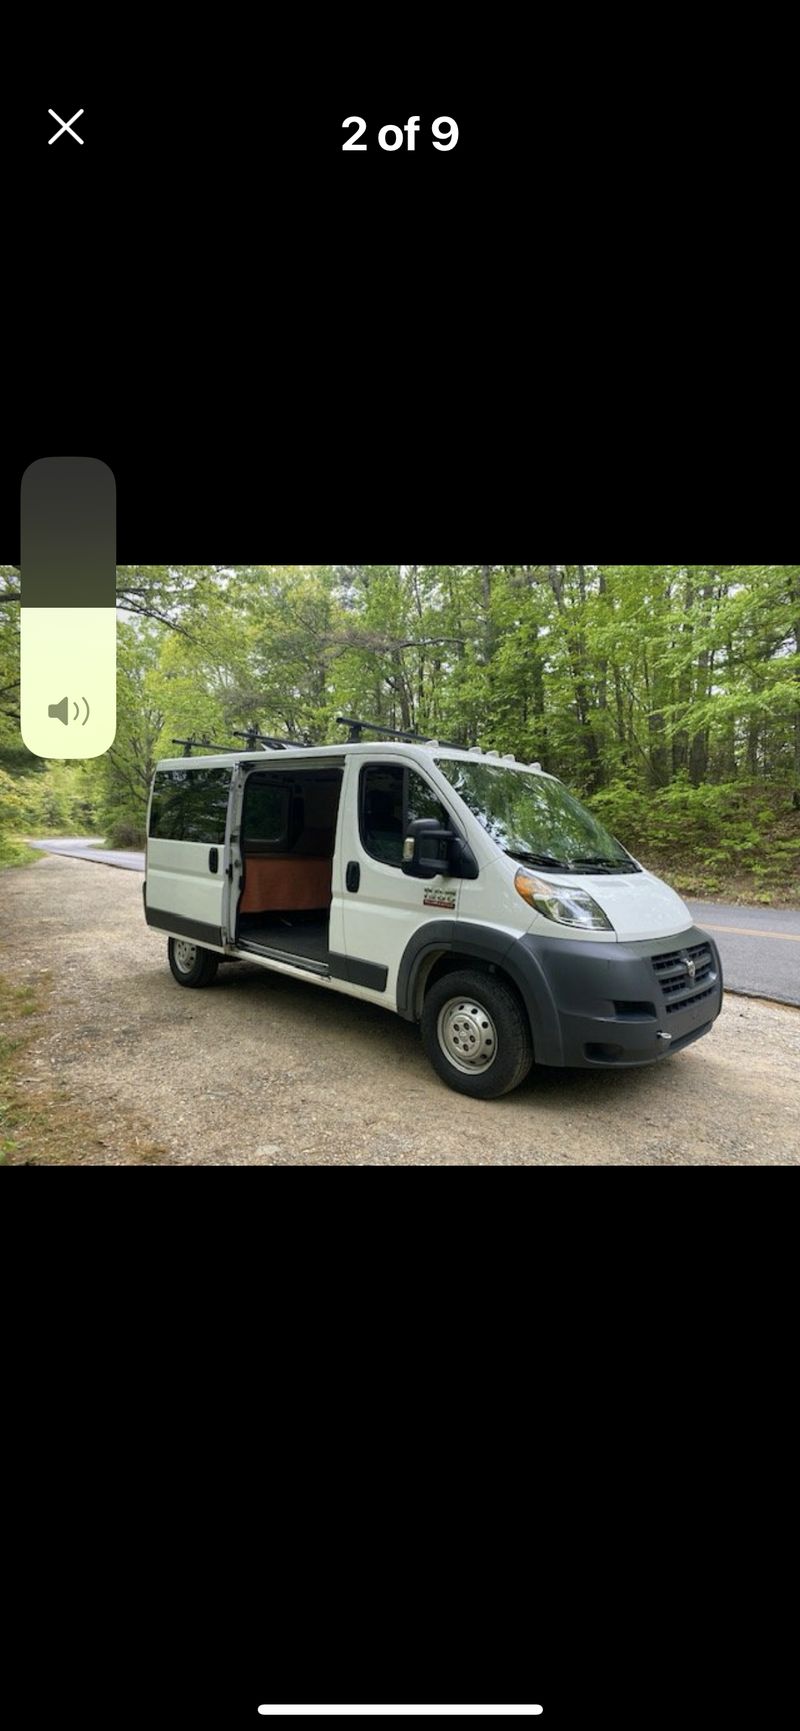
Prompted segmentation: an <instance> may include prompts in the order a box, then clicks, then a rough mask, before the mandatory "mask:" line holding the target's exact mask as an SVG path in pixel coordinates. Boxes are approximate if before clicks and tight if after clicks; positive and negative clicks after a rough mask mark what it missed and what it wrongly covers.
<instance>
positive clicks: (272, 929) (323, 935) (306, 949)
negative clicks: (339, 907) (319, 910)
mask: <svg viewBox="0 0 800 1731" xmlns="http://www.w3.org/2000/svg"><path fill="white" fill-rule="evenodd" d="M239 937H240V939H242V940H243V941H244V942H245V943H248V944H263V945H264V948H265V949H267V950H285V951H286V953H287V955H293V956H304V957H306V958H307V959H308V960H309V961H312V962H327V960H328V919H327V917H326V918H325V919H322V918H320V919H317V920H313V921H312V920H303V921H299V920H298V921H294V920H292V921H290V922H289V924H287V923H286V919H285V917H283V918H280V917H278V918H274V919H271V920H263V919H262V920H259V921H255V922H254V923H253V924H252V925H251V924H250V921H249V920H248V921H247V923H246V924H245V922H244V921H242V922H241V923H240V926H239Z"/></svg>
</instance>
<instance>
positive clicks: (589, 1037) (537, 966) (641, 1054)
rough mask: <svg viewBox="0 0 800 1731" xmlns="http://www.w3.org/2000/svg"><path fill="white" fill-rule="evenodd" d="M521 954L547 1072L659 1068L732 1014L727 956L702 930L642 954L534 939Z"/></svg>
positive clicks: (520, 978) (517, 971)
mask: <svg viewBox="0 0 800 1731" xmlns="http://www.w3.org/2000/svg"><path fill="white" fill-rule="evenodd" d="M513 949H514V951H515V952H516V953H515V954H514V964H516V965H515V966H514V967H513V973H514V975H515V977H516V979H517V982H518V984H519V986H520V989H521V990H522V992H523V996H524V997H525V1001H526V1004H527V1006H528V1014H529V1016H530V1021H531V1027H532V1031H533V1040H534V1050H535V1054H536V1059H537V1062H538V1063H540V1064H555V1065H562V1064H563V1065H570V1066H571V1065H577V1066H580V1067H592V1068H595V1069H611V1068H618V1069H624V1068H626V1067H629V1066H632V1065H639V1064H653V1063H657V1062H658V1060H659V1059H660V1058H666V1057H668V1056H669V1054H670V1053H672V1052H680V1051H681V1050H682V1049H683V1048H684V1047H685V1046H688V1045H690V1044H691V1043H692V1041H693V1040H699V1039H700V1038H701V1037H702V1035H703V1034H707V1033H708V1031H709V1029H710V1028H711V1025H712V1023H713V1022H714V1021H716V1018H717V1016H718V1015H719V1012H720V1010H721V1008H722V963H721V961H720V957H719V951H718V950H717V947H716V944H715V943H714V942H713V939H711V938H710V937H709V936H708V933H707V932H703V931H701V930H700V929H699V927H697V926H691V927H689V929H688V930H687V931H684V932H681V933H680V934H679V935H678V936H676V937H672V938H648V939H647V940H646V941H645V942H644V943H635V944H626V943H617V944H598V943H592V942H591V941H587V942H585V943H584V942H574V941H572V942H571V941H570V940H566V941H565V940H564V939H563V938H562V939H559V938H557V937H555V936H554V937H550V936H549V935H547V936H540V935H539V934H538V933H537V934H536V935H534V934H533V933H530V932H528V933H526V934H525V936H524V937H521V938H519V939H518V940H517V942H516V944H515V945H514V946H513ZM510 959H511V958H510V957H509V958H508V960H510Z"/></svg>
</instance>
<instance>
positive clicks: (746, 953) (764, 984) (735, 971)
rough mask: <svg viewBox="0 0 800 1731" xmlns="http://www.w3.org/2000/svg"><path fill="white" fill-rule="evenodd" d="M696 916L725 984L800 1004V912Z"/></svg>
mask: <svg viewBox="0 0 800 1731" xmlns="http://www.w3.org/2000/svg"><path fill="white" fill-rule="evenodd" d="M31 847H40V848H45V849H46V850H47V852H48V853H62V854H69V855H71V856H72V857H73V858H75V859H89V860H96V861H97V862H98V863H99V864H100V865H112V866H124V867H126V868H127V870H128V871H139V872H143V871H144V854H143V853H107V852H105V851H104V850H100V849H98V847H97V837H95V838H94V840H89V841H87V840H82V839H81V837H80V836H66V837H64V838H63V839H60V840H58V841H32V842H31ZM686 905H687V907H688V908H689V909H690V910H691V913H692V916H693V918H694V919H695V920H696V921H697V924H698V925H699V926H703V927H704V928H705V930H706V931H709V932H713V934H714V937H715V938H716V941H717V943H718V945H719V951H720V955H721V956H722V966H723V969H724V973H725V985H726V987H727V988H728V990H729V991H732V992H743V993H745V994H746V995H747V996H748V997H755V998H773V999H774V1000H775V1001H776V1002H777V1003H779V1004H800V912H797V911H796V910H794V909H792V908H753V907H734V906H733V905H731V904H730V903H726V902H695V901H692V902H687V904H686Z"/></svg>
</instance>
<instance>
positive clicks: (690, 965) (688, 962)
mask: <svg viewBox="0 0 800 1731" xmlns="http://www.w3.org/2000/svg"><path fill="white" fill-rule="evenodd" d="M683 965H684V967H685V969H686V972H687V974H688V975H689V979H690V980H693V979H694V976H695V973H696V971H697V970H696V968H695V965H694V962H693V961H692V958H691V956H684V958H683Z"/></svg>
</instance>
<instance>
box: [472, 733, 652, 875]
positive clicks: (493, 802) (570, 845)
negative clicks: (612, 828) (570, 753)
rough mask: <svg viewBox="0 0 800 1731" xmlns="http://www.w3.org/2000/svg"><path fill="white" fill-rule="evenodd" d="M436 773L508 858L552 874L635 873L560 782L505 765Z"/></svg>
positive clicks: (620, 850) (625, 855) (632, 865)
mask: <svg viewBox="0 0 800 1731" xmlns="http://www.w3.org/2000/svg"><path fill="white" fill-rule="evenodd" d="M438 764H439V768H440V769H441V770H442V771H443V773H444V774H445V775H446V776H447V779H448V781H449V782H451V783H452V785H453V787H454V788H455V790H456V793H458V794H460V796H461V798H462V799H463V801H464V804H465V805H466V806H468V807H469V810H470V811H471V812H472V813H473V814H474V816H475V817H476V818H477V819H478V822H479V823H480V824H482V825H483V828H484V829H485V830H486V832H487V834H488V835H490V836H491V837H492V840H493V841H495V842H497V845H498V847H501V848H502V849H503V851H504V853H507V854H510V856H511V858H512V859H518V860H522V861H523V862H524V863H525V864H526V865H541V866H549V868H550V870H551V871H556V870H560V871H580V872H604V871H605V872H607V871H609V870H612V871H617V872H619V871H622V872H632V871H638V870H639V869H640V868H639V867H638V866H637V865H636V864H635V862H634V861H633V860H632V859H631V856H630V854H629V853H626V852H625V849H624V847H622V845H621V843H620V842H618V841H615V840H614V837H613V836H612V835H609V833H608V830H607V829H604V828H603V825H602V824H601V823H598V821H597V818H596V817H592V814H591V812H590V811H587V810H586V807H585V806H584V805H581V803H580V800H577V799H575V798H574V797H573V795H572V794H571V793H568V792H567V789H566V788H565V787H563V786H562V784H561V782H560V781H551V780H550V778H549V777H548V776H544V775H533V774H531V775H528V774H526V773H525V772H524V771H521V770H518V769H508V768H506V766H505V764H492V763H459V762H458V760H457V759H455V758H450V757H440V758H439V759H438Z"/></svg>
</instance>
